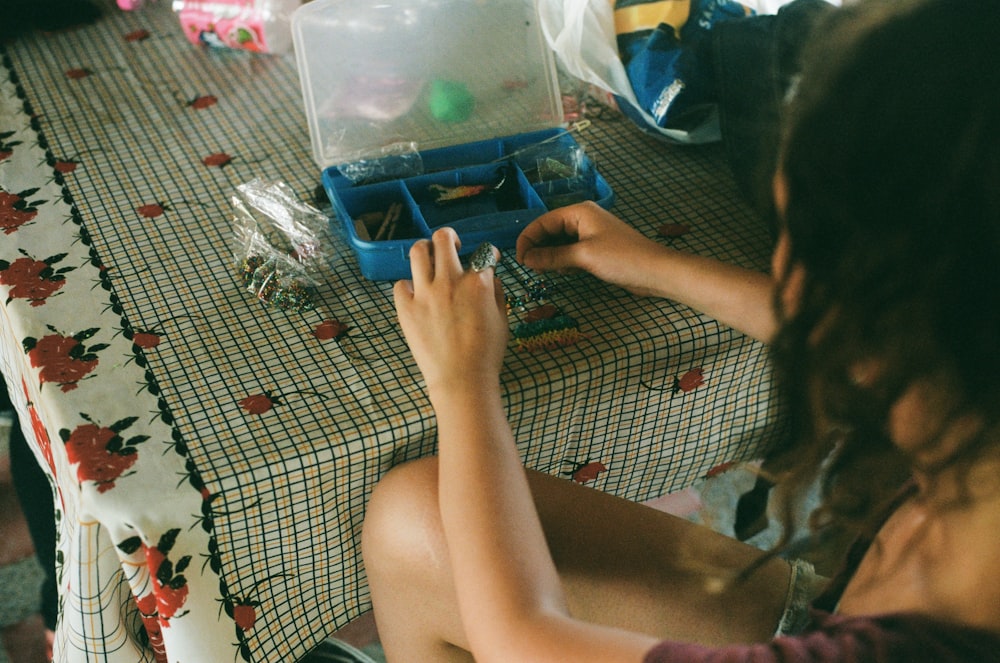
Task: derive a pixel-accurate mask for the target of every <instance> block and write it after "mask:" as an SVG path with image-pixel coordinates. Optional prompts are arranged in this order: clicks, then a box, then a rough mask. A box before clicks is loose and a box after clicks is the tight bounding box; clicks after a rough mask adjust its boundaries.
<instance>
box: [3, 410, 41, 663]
mask: <svg viewBox="0 0 1000 663" xmlns="http://www.w3.org/2000/svg"><path fill="white" fill-rule="evenodd" d="M9 434H10V419H9V418H7V417H3V416H0V629H2V631H0V640H2V644H3V645H5V646H0V663H9V662H11V661H13V662H14V663H22V662H23V663H36V662H38V663H41V662H42V661H44V660H45V657H44V640H43V639H41V638H44V627H43V626H42V622H41V619H40V618H39V617H37V616H35V617H34V618H33V619H30V618H29V620H28V621H24V618H25V617H30V616H31V615H32V613H35V612H37V610H38V606H39V591H40V586H41V582H42V570H41V567H40V566H39V565H38V563H37V562H36V561H35V559H34V556H33V552H32V546H31V537H30V535H29V533H28V529H27V525H26V524H25V522H24V518H23V517H22V516H21V513H20V507H19V505H18V503H17V496H16V495H15V494H14V487H13V485H12V483H11V475H10V461H9V458H8V444H7V443H8V436H9Z"/></svg>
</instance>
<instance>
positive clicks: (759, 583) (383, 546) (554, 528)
mask: <svg viewBox="0 0 1000 663" xmlns="http://www.w3.org/2000/svg"><path fill="white" fill-rule="evenodd" d="M528 476H529V481H530V484H531V490H532V493H533V495H534V498H535V503H536V507H537V508H538V511H539V515H540V517H541V520H542V525H543V527H544V529H545V532H546V538H547V540H548V544H549V549H550V551H551V553H552V556H553V558H554V560H555V563H556V566H557V568H558V569H559V573H560V576H561V577H562V580H563V585H564V589H565V592H566V596H567V600H568V603H569V607H570V611H571V613H572V614H573V615H574V616H575V617H577V618H579V619H582V620H585V621H591V622H595V623H601V624H607V625H611V626H618V627H622V628H626V629H629V630H633V631H638V632H644V633H648V634H651V635H655V636H658V637H662V638H675V639H678V640H686V641H697V642H704V643H718V644H722V643H729V642H750V641H763V640H766V639H767V638H769V637H770V636H771V634H772V633H773V632H774V629H775V627H776V626H777V623H778V620H779V618H780V616H781V612H782V610H783V607H784V601H785V596H786V593H787V589H788V580H789V567H788V565H787V563H785V562H784V561H782V560H780V559H774V560H771V561H770V562H769V563H767V564H765V565H764V566H763V568H761V569H760V570H759V571H757V572H756V573H755V574H753V575H752V576H751V577H750V578H749V579H748V580H747V581H745V582H742V583H730V582H728V581H729V580H730V579H731V578H732V577H733V575H734V574H735V573H737V572H739V571H740V570H741V569H743V568H745V567H746V566H747V565H748V564H749V563H750V562H751V561H753V560H754V559H756V558H757V556H759V555H760V554H761V551H759V550H757V549H756V548H752V547H750V546H747V545H745V544H742V543H740V542H738V541H736V540H734V539H731V538H729V537H726V536H723V535H720V534H717V533H715V532H712V531H711V530H709V529H707V528H705V527H702V526H699V525H695V524H692V523H689V522H687V521H685V520H683V519H680V518H676V517H674V516H671V515H669V514H666V513H663V512H660V511H656V510H654V509H650V508H649V507H645V506H643V505H641V504H637V503H634V502H629V501H626V500H622V499H618V498H615V497H612V496H610V495H608V494H605V493H602V492H599V491H596V490H593V489H590V488H587V487H584V486H580V485H579V484H575V483H573V482H570V481H567V480H565V479H560V478H556V477H552V476H549V475H545V474H540V473H537V472H531V471H529V473H528ZM509 535H510V536H513V537H516V536H517V532H516V531H515V532H510V533H509ZM362 545H363V552H364V558H365V567H366V570H367V573H368V580H369V583H370V586H371V591H372V598H373V601H374V604H375V620H376V622H377V624H378V631H379V635H380V638H381V640H382V645H383V647H384V648H385V652H386V656H387V658H388V660H389V661H394V660H395V661H408V662H412V663H420V662H422V661H436V662H441V661H469V660H471V658H470V657H469V655H468V654H467V653H466V652H465V651H464V650H463V649H461V648H462V647H464V646H465V636H464V633H463V631H462V625H461V622H460V620H459V615H458V612H457V606H456V601H455V593H454V590H453V586H452V580H451V570H450V566H449V562H448V551H447V548H446V545H445V541H444V537H443V533H442V529H441V522H440V514H439V510H438V502H437V462H436V460H435V459H433V458H428V459H422V460H419V461H414V462H412V463H408V464H406V465H403V466H401V467H398V468H396V469H394V470H393V471H392V472H390V473H389V474H388V475H387V476H386V477H385V478H384V479H383V480H382V481H381V482H380V483H379V485H378V486H377V488H376V490H375V493H374V495H373V496H372V499H371V502H370V503H369V506H368V515H367V516H366V519H365V525H364V534H363V538H362Z"/></svg>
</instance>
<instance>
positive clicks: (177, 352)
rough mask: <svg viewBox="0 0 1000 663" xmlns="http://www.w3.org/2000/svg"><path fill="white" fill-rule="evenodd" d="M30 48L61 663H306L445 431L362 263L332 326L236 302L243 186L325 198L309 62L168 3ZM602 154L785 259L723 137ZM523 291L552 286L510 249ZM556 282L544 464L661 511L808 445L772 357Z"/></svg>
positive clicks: (12, 243) (12, 287) (6, 331)
mask: <svg viewBox="0 0 1000 663" xmlns="http://www.w3.org/2000/svg"><path fill="white" fill-rule="evenodd" d="M2 56H3V59H2V67H0V229H2V231H3V233H2V241H0V261H2V262H0V293H2V298H0V299H2V301H3V304H2V306H0V320H2V324H0V339H2V341H0V348H2V351H0V364H2V371H3V374H4V376H5V378H6V380H7V384H8V387H9V389H10V391H11V393H12V396H13V398H14V400H15V404H16V407H17V410H18V413H19V416H20V420H21V423H22V425H23V427H24V428H25V429H26V430H27V432H28V434H29V438H30V439H31V442H32V444H33V446H34V450H35V452H36V455H37V456H38V458H39V459H40V461H41V462H42V464H43V466H44V467H45V469H46V470H47V472H48V473H49V474H50V475H51V477H52V479H53V488H54V493H55V495H56V504H57V509H58V512H59V517H58V522H57V529H58V555H59V560H60V565H59V569H58V574H59V579H60V589H61V599H60V600H61V620H60V625H59V628H58V632H57V643H56V660H58V661H107V662H117V661H129V662H134V661H136V660H139V661H154V660H156V661H178V662H179V661H185V662H190V661H195V660H198V661H231V660H248V661H249V660H253V661H292V660H296V659H297V658H300V657H301V656H302V655H304V654H305V653H306V652H307V651H308V650H309V649H311V648H312V647H313V646H315V645H316V644H317V643H318V642H319V641H321V640H322V639H323V638H324V637H326V636H328V635H329V634H330V633H331V632H333V631H334V630H335V629H337V628H339V627H342V626H344V625H345V624H346V623H347V622H349V621H350V620H351V619H353V618H355V617H357V616H358V615H360V614H362V613H363V612H364V611H366V610H367V609H368V608H369V607H370V602H369V594H368V590H367V587H366V582H365V576H364V570H363V566H362V562H361V557H360V551H359V534H360V528H361V523H362V519H363V517H364V511H365V503H366V500H367V497H368V495H369V494H370V491H371V489H372V487H373V486H374V484H375V483H376V481H377V480H378V479H379V477H380V476H381V475H382V474H384V473H385V472H386V471H387V470H388V469H389V468H390V467H392V466H393V465H395V464H398V463H401V462H403V461H405V460H407V459H412V458H416V457H419V456H424V455H427V454H431V453H433V452H434V449H435V424H434V420H433V418H432V415H431V410H430V407H429V404H428V401H427V399H426V398H425V396H424V395H423V393H422V388H421V380H420V377H419V373H418V371H417V369H416V366H415V364H414V362H413V360H412V358H411V356H410V354H409V352H408V350H407V349H406V346H405V343H404V341H403V339H402V337H401V335H400V332H399V329H398V325H397V321H396V319H395V316H394V312H393V307H392V305H391V283H380V282H371V281H367V280H365V279H363V278H362V277H361V276H360V274H359V273H358V270H357V265H356V263H355V261H354V259H353V256H352V255H351V254H350V253H346V252H345V253H344V254H343V258H342V259H341V260H339V261H338V262H336V263H335V264H333V265H332V266H330V268H329V270H328V273H327V274H326V275H325V276H324V279H323V282H322V285H321V287H320V291H319V293H318V297H317V301H318V305H317V307H316V309H315V310H311V311H288V312H285V311H281V310H278V309H276V308H274V307H267V306H265V305H263V304H262V303H261V302H259V301H258V300H257V299H255V298H254V297H253V295H251V294H250V293H248V292H246V291H245V290H244V289H243V288H242V287H241V286H240V284H239V282H238V275H237V272H236V268H235V263H234V239H233V224H232V204H231V201H230V198H231V196H232V194H233V192H234V190H235V188H236V187H237V186H238V185H240V184H242V183H245V182H248V181H250V180H252V179H254V178H264V179H269V180H279V181H282V182H285V183H286V184H287V185H288V186H289V187H290V188H291V189H292V190H293V191H295V192H296V194H297V195H298V196H300V197H301V198H303V199H306V200H309V199H311V197H312V193H313V190H314V188H315V187H316V185H317V184H318V176H319V173H318V168H317V167H316V165H315V164H314V163H313V162H312V160H311V158H310V155H309V138H308V133H307V129H306V124H305V117H304V113H303V111H302V101H301V91H300V88H299V82H298V78H297V75H296V71H295V66H294V58H293V57H292V55H291V54H287V55H283V56H268V55H260V54H253V53H249V52H245V51H231V50H206V49H202V48H199V47H195V46H193V45H191V44H189V43H188V42H187V41H186V40H185V39H184V37H183V35H182V34H181V32H180V29H179V24H178V23H177V21H176V17H175V16H174V14H173V13H172V11H171V10H170V6H169V3H167V2H158V3H151V4H148V5H147V6H146V7H144V8H143V9H141V10H139V11H136V12H129V13H126V12H120V11H118V10H117V9H115V7H114V6H113V5H112V4H110V3H109V4H108V5H107V7H106V15H105V17H104V18H103V19H102V20H100V21H99V22H98V23H97V24H95V25H92V26H88V27H85V28H81V29H78V30H74V31H69V32H65V33H59V34H52V35H41V34H39V35H34V36H29V37H26V38H24V39H21V40H19V41H17V42H15V43H12V44H8V45H6V46H5V47H3V49H2ZM578 140H579V141H580V142H581V143H582V144H583V145H584V146H585V147H586V149H587V151H588V154H590V155H591V157H592V158H593V159H594V160H595V161H596V163H597V164H598V168H599V170H600V171H601V172H602V174H603V175H604V176H605V177H606V179H607V180H608V181H609V183H610V185H611V186H612V188H613V189H614V191H615V193H616V197H617V202H616V206H615V211H616V212H617V213H618V214H619V215H621V216H622V217H623V218H625V219H627V220H629V221H630V222H631V223H633V224H635V225H636V226H637V227H638V228H640V229H641V230H642V231H643V232H645V233H646V234H648V235H651V236H656V237H658V239H659V241H662V242H666V243H673V244H674V245H675V246H677V247H679V248H683V249H685V250H689V251H693V252H697V253H701V254H705V255H712V256H716V257H718V258H721V259H724V260H727V261H731V262H733V263H737V264H740V265H743V266H746V267H751V268H755V269H765V268H766V266H767V264H768V255H769V250H770V237H769V235H768V232H767V229H766V227H765V225H764V224H763V223H762V222H760V221H758V220H756V219H755V218H754V216H753V215H752V214H751V212H750V210H749V209H748V208H747V207H746V206H745V205H744V203H743V202H742V201H741V199H740V197H739V195H738V193H737V191H736V189H735V186H734V184H733V182H732V180H731V179H730V177H729V175H728V173H727V170H726V167H725V161H724V156H723V153H722V149H721V147H720V146H718V145H709V146H700V147H696V148H690V147H689V148H685V147H678V146H672V145H667V144H664V143H660V142H657V141H655V140H654V139H652V138H649V137H647V136H645V135H643V134H641V133H640V132H639V131H638V130H636V129H635V128H634V127H633V126H632V125H630V124H629V123H628V122H627V121H625V120H623V119H620V118H617V117H614V116H611V117H608V116H607V114H605V117H603V119H595V120H594V123H593V124H592V126H591V127H590V128H588V129H586V130H585V131H583V132H581V133H580V134H579V135H578ZM663 224H676V225H673V226H670V228H667V229H665V230H666V231H667V232H666V233H665V234H661V233H660V232H659V229H660V227H661V225H663ZM681 226H687V232H683V230H684V229H683V228H681ZM668 235H669V236H668ZM498 274H499V275H500V277H501V279H502V280H503V282H504V284H505V287H506V288H507V290H508V292H510V293H513V294H515V295H517V296H523V298H527V299H529V300H530V299H531V297H527V295H529V294H531V293H532V292H534V293H535V294H536V295H537V288H535V287H534V286H533V285H532V284H533V282H534V280H536V279H537V278H538V277H537V276H535V275H532V274H530V273H527V272H525V271H524V270H523V269H522V268H520V267H519V266H518V265H516V264H515V263H514V261H513V260H512V259H510V258H507V259H506V260H505V261H504V263H503V265H502V266H501V268H500V269H499V270H498ZM545 278H546V279H547V280H546V281H545V285H546V286H547V290H546V299H545V301H544V302H542V301H533V302H532V301H529V302H528V303H527V306H526V307H525V308H526V310H525V311H520V310H517V309H516V308H515V310H513V311H512V313H511V325H512V329H514V328H515V327H516V325H517V324H518V323H519V322H521V321H523V319H524V317H525V316H526V315H527V314H528V312H529V311H530V310H533V309H534V308H537V307H538V306H540V305H541V304H543V303H549V304H553V305H555V306H556V307H557V308H558V310H559V311H560V312H561V313H563V314H565V315H567V316H570V317H571V318H572V319H573V321H574V324H575V326H574V327H573V328H572V329H570V330H569V332H568V333H567V335H566V336H564V338H563V343H562V344H559V345H556V346H554V347H550V348H540V347H539V348H533V349H532V348H527V349H525V348H522V349H520V350H519V349H517V348H516V345H517V342H516V340H514V339H512V342H511V350H510V352H509V353H508V357H507V360H506V364H505V367H504V372H503V378H502V380H503V389H504V396H505V399H506V404H507V408H508V411H509V413H510V418H511V422H512V425H513V428H514V431H515V434H516V436H517V439H518V441H519V444H520V449H521V450H522V453H523V456H524V461H525V463H526V464H527V465H528V466H530V467H533V468H536V469H539V470H542V471H546V472H550V473H553V474H558V475H563V476H565V477H566V478H567V480H571V479H574V478H575V479H577V480H581V481H587V482H588V484H589V485H592V486H594V487H596V488H598V489H600V490H605V491H609V492H612V493H615V494H618V495H622V496H625V497H627V498H630V499H635V500H644V499H649V498H652V497H656V496H659V495H661V494H663V493H665V492H667V491H670V490H673V489H676V488H680V487H683V486H686V485H689V484H690V483H691V482H692V481H694V480H695V479H697V478H698V477H701V476H703V475H705V473H706V472H707V471H708V470H710V469H711V468H713V467H714V466H716V465H718V464H720V463H722V462H725V461H733V460H740V459H746V458H749V457H752V456H755V455H756V454H758V453H759V452H760V450H761V445H762V444H763V443H765V442H766V440H767V439H768V438H769V437H770V436H772V435H773V434H775V431H776V429H777V427H779V426H780V425H781V417H780V416H778V414H777V406H776V404H775V399H774V398H773V388H772V383H771V375H770V372H769V370H768V363H767V357H766V352H765V351H764V350H763V348H762V346H761V344H760V343H757V342H754V341H752V340H750V339H748V338H746V337H744V336H742V335H740V334H738V333H735V332H734V331H732V330H730V329H728V328H725V327H722V326H720V325H719V324H718V323H716V322H715V321H713V320H710V319H708V318H706V317H704V316H702V315H700V314H698V313H696V312H694V311H692V310H690V309H688V308H687V307H684V306H680V305H677V304H674V303H672V302H666V301H654V300H650V299H643V298H637V297H633V296H631V295H628V294H626V293H624V292H622V291H621V290H619V289H617V288H614V287H611V286H608V285H605V284H602V283H600V282H598V281H596V280H595V279H593V278H591V277H589V276H586V275H573V276H555V277H545ZM143 626H144V627H145V628H143Z"/></svg>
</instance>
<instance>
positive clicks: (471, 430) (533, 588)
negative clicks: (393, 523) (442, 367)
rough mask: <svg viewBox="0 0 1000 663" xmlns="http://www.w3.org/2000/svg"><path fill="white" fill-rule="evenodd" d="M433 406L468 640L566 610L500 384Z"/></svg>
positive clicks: (444, 510)
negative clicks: (511, 623)
mask: <svg viewBox="0 0 1000 663" xmlns="http://www.w3.org/2000/svg"><path fill="white" fill-rule="evenodd" d="M434 406H435V412H436V414H437V420H438V436H439V450H438V454H439V468H440V469H439V471H440V474H439V477H440V488H439V491H440V495H439V497H440V504H441V517H442V520H443V522H444V529H445V537H446V539H447V541H448V550H449V555H450V558H451V563H452V566H453V569H454V574H455V583H456V586H457V588H458V593H459V606H460V609H461V612H462V617H463V622H464V623H466V624H467V625H468V626H469V630H470V632H469V633H467V635H468V637H469V639H470V641H472V642H473V643H475V642H476V640H477V638H479V637H484V638H485V639H488V638H489V637H490V629H495V628H496V627H498V626H499V625H500V622H501V621H502V620H506V619H509V618H512V617H517V618H520V617H523V616H526V615H531V614H534V613H537V612H538V611H548V610H555V611H557V612H558V611H562V610H564V604H563V598H562V590H561V587H560V584H559V578H558V575H557V573H556V570H555V566H554V564H553V562H552V559H551V556H550V555H549V551H548V547H547V544H546V542H545V537H544V534H543V532H542V527H541V523H540V522H539V519H538V515H537V512H536V510H535V506H534V502H533V500H532V497H531V492H530V490H529V487H528V482H527V479H526V476H525V472H524V468H523V466H522V464H521V459H520V457H519V454H518V451H517V447H516V445H515V443H514V439H513V434H512V433H511V429H510V425H509V423H508V422H507V418H506V414H505V412H504V409H503V403H502V400H501V398H500V388H499V384H491V385H478V384H477V385H472V386H469V387H465V388H453V389H450V390H449V392H448V394H447V395H445V396H443V397H438V398H436V399H434ZM477 630H482V631H484V632H485V633H482V634H480V633H477V632H476V631H477Z"/></svg>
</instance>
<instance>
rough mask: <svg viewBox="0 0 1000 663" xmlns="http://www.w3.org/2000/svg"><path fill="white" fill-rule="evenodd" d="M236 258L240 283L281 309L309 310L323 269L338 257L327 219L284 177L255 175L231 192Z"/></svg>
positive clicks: (314, 299) (314, 303)
mask: <svg viewBox="0 0 1000 663" xmlns="http://www.w3.org/2000/svg"><path fill="white" fill-rule="evenodd" d="M232 205H233V224H234V262H235V265H236V269H237V273H238V276H239V279H240V282H241V284H242V285H243V287H245V288H246V289H247V290H248V291H249V292H251V293H253V294H254V295H255V296H256V297H257V298H258V299H260V300H261V301H262V302H264V303H265V304H268V305H270V306H274V307H276V308H279V309H281V310H294V311H302V310H312V309H314V308H315V307H316V295H317V288H318V286H319V284H320V282H321V281H322V279H323V274H324V272H325V271H326V270H327V269H328V268H329V267H332V266H333V264H334V262H335V261H336V260H337V259H338V258H339V251H338V250H337V248H336V247H335V246H334V245H333V242H332V241H330V237H329V225H328V224H329V220H328V218H327V216H326V215H325V214H324V213H323V212H321V211H319V210H318V209H316V208H314V207H312V206H310V205H307V204H306V203H304V202H302V201H301V200H299V199H298V198H296V197H295V194H294V193H293V192H292V190H291V189H290V188H289V187H288V186H287V185H286V184H284V183H283V182H276V181H266V180H261V179H255V180H252V181H250V182H247V183H246V184H241V185H240V186H238V187H237V188H236V193H234V194H233V197H232Z"/></svg>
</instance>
